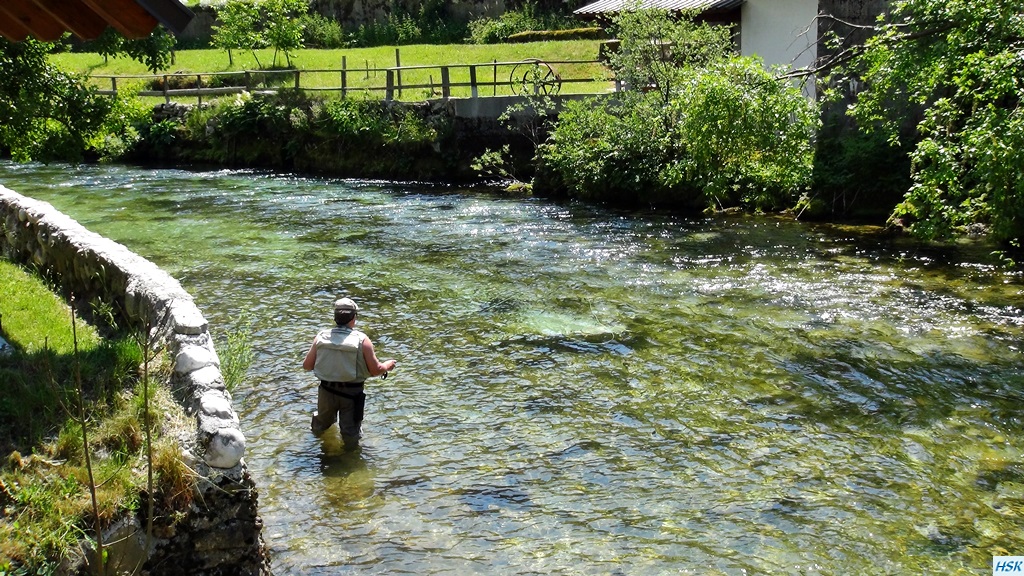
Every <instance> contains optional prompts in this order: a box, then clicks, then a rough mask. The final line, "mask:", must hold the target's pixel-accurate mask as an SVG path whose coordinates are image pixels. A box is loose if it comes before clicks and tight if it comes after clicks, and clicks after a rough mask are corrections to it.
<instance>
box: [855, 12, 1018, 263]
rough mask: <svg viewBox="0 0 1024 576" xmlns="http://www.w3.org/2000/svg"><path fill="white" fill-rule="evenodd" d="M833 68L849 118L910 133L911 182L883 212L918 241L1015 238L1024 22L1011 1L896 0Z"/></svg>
mask: <svg viewBox="0 0 1024 576" xmlns="http://www.w3.org/2000/svg"><path fill="white" fill-rule="evenodd" d="M876 31H877V33H876V34H875V35H874V36H873V37H871V38H870V39H869V40H867V42H866V43H865V44H864V46H863V48H862V50H861V51H860V52H859V53H858V54H856V55H855V57H853V58H852V59H851V60H850V62H849V63H848V64H847V65H846V66H845V67H844V69H843V70H841V73H842V74H845V75H846V76H847V77H849V78H861V79H863V80H864V82H865V83H866V85H867V89H866V90H865V91H863V92H861V93H860V94H858V95H857V100H856V102H855V104H854V106H853V107H852V110H851V114H852V115H853V116H854V117H855V118H856V119H857V121H858V123H859V124H860V125H861V126H863V127H865V128H867V129H876V130H882V131H884V132H885V133H886V134H887V135H888V136H889V138H890V139H891V140H893V141H896V140H898V139H899V138H900V137H901V131H900V128H901V126H903V125H905V124H906V123H907V122H908V121H909V122H911V123H913V124H915V125H916V127H917V130H916V134H915V135H914V137H915V138H916V142H915V147H914V150H913V152H912V153H911V160H912V168H911V171H912V174H911V176H912V179H913V184H912V186H911V188H910V190H909V191H908V192H907V194H906V196H905V198H904V200H903V202H902V203H900V204H899V205H898V206H897V207H896V209H895V211H894V213H893V215H892V219H893V221H900V222H901V223H903V224H905V225H908V226H909V227H910V230H911V231H912V232H913V233H915V234H917V235H919V236H921V237H924V238H944V237H949V236H951V235H955V234H958V233H963V232H965V231H967V230H969V229H977V227H978V226H983V227H985V228H987V229H989V230H990V231H991V234H992V236H993V238H994V239H996V240H999V241H1002V242H1007V243H1012V244H1018V245H1019V241H1020V239H1021V237H1022V235H1024V110H1022V109H1021V95H1022V94H1024V59H1022V57H1021V55H1022V54H1024V17H1022V12H1021V7H1020V2H1019V0H899V1H896V2H894V3H893V4H892V7H891V12H890V14H889V17H888V18H887V19H886V20H884V21H881V22H880V23H879V24H878V26H877V27H876Z"/></svg>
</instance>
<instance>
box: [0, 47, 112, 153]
mask: <svg viewBox="0 0 1024 576" xmlns="http://www.w3.org/2000/svg"><path fill="white" fill-rule="evenodd" d="M50 46H51V45H50V44H48V43H44V42H38V41H36V40H33V39H28V40H24V41H22V42H16V43H15V42H10V41H8V40H6V39H3V38H0V145H2V146H3V147H5V148H7V149H8V150H9V151H10V153H11V156H12V157H13V158H14V159H15V160H18V161H29V160H41V161H53V160H70V161H74V160H80V159H81V158H82V157H83V153H84V151H85V150H86V148H87V141H88V140H89V139H90V138H91V137H92V136H93V135H94V134H95V133H96V132H97V131H98V130H99V129H100V128H101V126H102V124H103V122H104V119H105V118H106V115H107V113H108V112H109V110H110V100H109V99H107V98H103V97H100V96H98V95H97V94H96V90H95V89H94V88H91V87H89V86H87V85H86V84H85V83H84V82H83V81H82V80H81V79H80V78H77V77H75V76H73V75H71V74H68V73H66V72H63V71H61V70H59V69H57V68H56V67H54V66H52V65H51V64H50V63H49V62H48V60H47V54H48V53H49V50H50Z"/></svg>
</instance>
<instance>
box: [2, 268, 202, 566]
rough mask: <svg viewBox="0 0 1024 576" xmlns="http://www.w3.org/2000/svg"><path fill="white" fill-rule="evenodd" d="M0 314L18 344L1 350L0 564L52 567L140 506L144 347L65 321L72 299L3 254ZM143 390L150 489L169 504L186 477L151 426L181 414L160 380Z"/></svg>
mask: <svg viewBox="0 0 1024 576" xmlns="http://www.w3.org/2000/svg"><path fill="white" fill-rule="evenodd" d="M0 314H2V318H0V320H2V334H3V336H4V338H5V339H6V340H8V341H9V342H11V343H12V344H14V346H15V347H16V349H17V350H16V352H14V353H13V354H10V355H6V356H0V382H2V386H0V392H2V393H0V448H2V454H3V456H4V460H3V462H2V464H0V574H20V573H32V574H35V573H50V572H52V571H53V570H54V569H55V568H56V566H57V565H58V564H60V563H61V562H62V561H63V562H67V561H74V559H75V558H76V557H77V556H79V555H80V546H79V543H80V541H81V540H82V539H83V538H84V539H90V538H92V537H93V535H94V534H95V532H94V530H93V529H94V527H95V526H96V525H97V521H98V525H100V526H107V525H109V523H110V522H111V521H112V520H113V519H115V518H118V517H121V516H123V515H124V514H126V513H127V514H133V513H135V512H136V511H137V510H139V509H141V508H144V507H145V506H144V503H142V502H140V496H139V495H140V493H142V492H143V491H144V490H145V487H146V485H147V455H148V453H147V451H146V450H145V445H146V441H145V439H146V434H145V427H144V425H143V422H144V414H145V410H146V403H145V401H144V398H143V393H142V391H143V385H142V382H141V381H140V365H141V363H142V360H143V358H142V352H141V348H140V347H139V346H138V344H137V343H136V342H135V340H134V339H133V338H132V337H131V336H129V335H122V336H118V337H112V338H104V337H103V336H101V335H100V333H99V331H98V330H97V329H96V328H95V327H93V326H90V325H88V324H86V323H85V322H82V321H81V320H76V321H75V323H74V331H73V329H72V317H71V311H70V309H69V307H68V306H67V305H66V304H65V303H64V302H63V301H62V300H61V299H60V298H59V297H58V296H56V295H55V294H54V293H53V292H52V291H51V289H50V287H49V286H47V284H45V283H44V282H43V281H42V280H40V279H39V278H38V277H37V276H34V275H33V274H31V273H29V272H28V271H26V270H24V269H22V268H20V267H19V266H16V265H14V264H12V263H10V262H7V261H4V260H0ZM151 370H153V371H155V369H152V368H151ZM152 379H153V380H155V379H156V378H155V377H154V378H152ZM149 393H150V401H149V412H150V421H151V422H152V423H153V428H154V430H153V435H154V438H155V439H154V441H153V452H152V455H153V469H154V473H155V476H156V477H157V478H158V484H157V485H156V486H157V488H156V489H155V491H154V492H155V495H156V496H157V497H158V498H161V502H160V505H161V508H163V507H165V506H166V508H174V505H173V504H172V503H171V502H172V501H173V500H174V499H175V498H180V497H182V496H187V495H189V494H191V490H189V489H188V486H189V485H188V482H190V481H191V480H190V479H189V477H188V474H187V468H185V467H184V466H183V465H182V464H181V460H180V448H179V447H178V445H177V443H176V442H175V441H173V438H172V437H170V436H168V437H167V438H166V439H163V438H159V436H160V431H161V430H162V429H165V428H167V427H168V426H169V425H170V426H171V427H172V428H175V429H176V428H177V427H178V426H180V423H181V422H182V421H184V420H183V418H184V417H183V415H182V413H181V409H180V408H179V407H178V406H177V405H176V404H175V403H174V402H173V400H172V399H171V396H170V393H169V392H168V391H167V390H166V389H165V388H163V387H160V386H155V385H151V386H150V387H149ZM80 402H81V406H84V409H85V414H86V420H87V422H88V424H87V426H86V433H87V434H86V435H87V436H88V440H89V443H88V447H89V450H88V454H89V455H90V459H91V460H90V461H89V464H90V465H91V469H90V466H87V461H86V451H85V450H84V443H83V432H82V428H81V425H80V422H81V419H80V412H79V408H80V404H79V403H80ZM115 560H116V559H114V558H110V559H109V561H110V562H113V561H115Z"/></svg>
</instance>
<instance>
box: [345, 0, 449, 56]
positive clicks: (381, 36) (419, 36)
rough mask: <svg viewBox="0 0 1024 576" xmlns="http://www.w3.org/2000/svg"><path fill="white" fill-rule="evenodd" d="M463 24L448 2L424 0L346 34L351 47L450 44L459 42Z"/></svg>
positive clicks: (444, 0) (361, 25) (443, 0)
mask: <svg viewBox="0 0 1024 576" xmlns="http://www.w3.org/2000/svg"><path fill="white" fill-rule="evenodd" d="M466 34H467V28H466V24H465V23H463V22H462V21H461V20H460V19H459V18H456V17H455V16H454V15H453V14H452V13H451V2H449V1H446V0H427V1H425V2H423V3H422V4H420V5H419V11H418V12H416V13H408V12H401V11H393V12H390V13H388V15H387V18H386V19H384V20H376V21H374V22H371V23H369V24H360V25H359V27H358V28H357V29H355V30H353V31H351V32H349V34H348V43H349V44H350V45H352V46H361V47H369V46H387V45H390V46H407V45H410V44H449V43H457V42H461V41H462V40H463V39H464V38H465V37H466Z"/></svg>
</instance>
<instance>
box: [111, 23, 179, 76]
mask: <svg viewBox="0 0 1024 576" xmlns="http://www.w3.org/2000/svg"><path fill="white" fill-rule="evenodd" d="M175 44H177V40H176V39H175V38H174V35H173V34H171V33H170V32H168V31H167V29H166V28H164V27H163V26H157V27H156V28H155V29H153V32H152V33H151V34H150V35H149V36H147V37H145V38H139V39H135V40H124V41H123V42H122V43H121V51H123V52H124V53H125V54H127V55H128V57H129V58H131V59H133V60H135V61H137V62H141V63H143V64H145V66H146V69H147V70H149V71H150V72H152V73H153V74H156V73H157V72H159V71H160V70H166V69H167V68H168V67H169V66H170V65H171V64H172V63H173V62H174V46H175Z"/></svg>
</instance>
